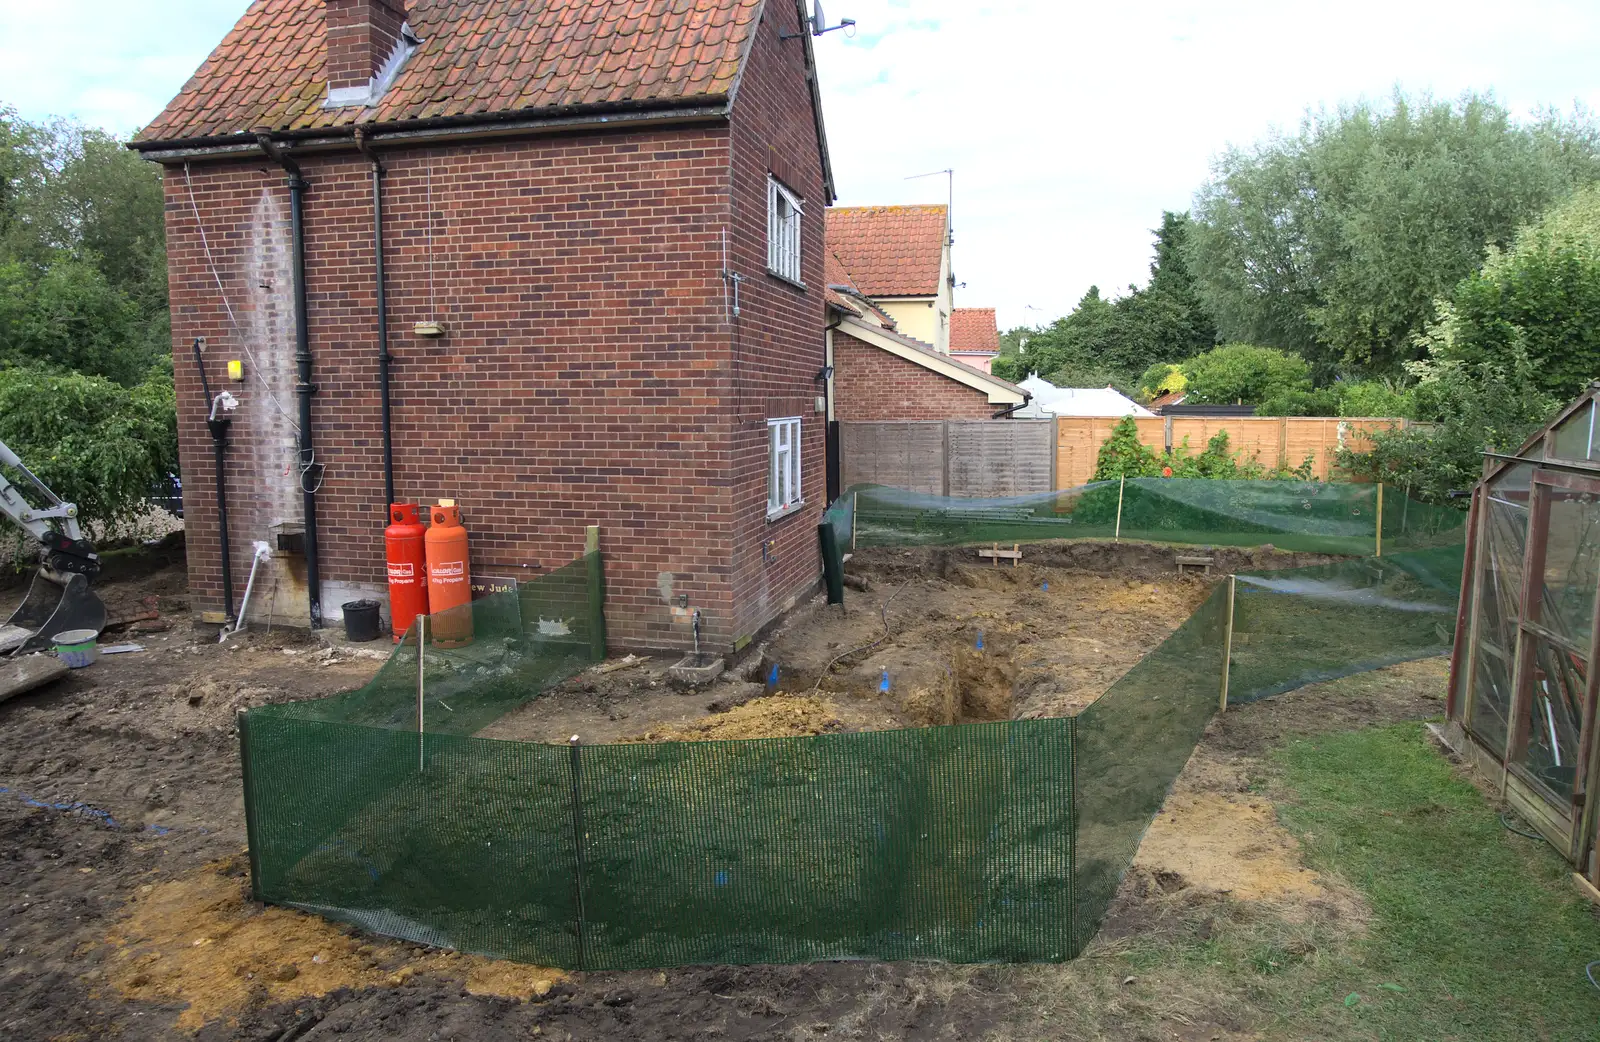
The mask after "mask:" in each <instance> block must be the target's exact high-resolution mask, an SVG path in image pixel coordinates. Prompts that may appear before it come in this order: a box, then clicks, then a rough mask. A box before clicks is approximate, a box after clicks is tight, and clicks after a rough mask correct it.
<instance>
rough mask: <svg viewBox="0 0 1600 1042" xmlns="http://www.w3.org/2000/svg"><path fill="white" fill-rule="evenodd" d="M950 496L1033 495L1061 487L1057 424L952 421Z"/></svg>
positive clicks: (948, 438) (948, 432)
mask: <svg viewBox="0 0 1600 1042" xmlns="http://www.w3.org/2000/svg"><path fill="white" fill-rule="evenodd" d="M945 426H946V436H945V446H946V450H947V452H948V453H949V455H948V457H947V462H946V472H947V473H948V474H949V485H948V490H949V491H948V492H947V493H946V494H947V495H951V496H962V497H968V498H985V497H994V496H1027V495H1032V494H1034V493H1037V492H1050V491H1053V490H1054V488H1055V484H1054V477H1055V475H1054V473H1053V472H1052V468H1051V459H1050V457H1051V453H1052V452H1054V450H1055V421H1053V420H950V421H947V422H946V425H945Z"/></svg>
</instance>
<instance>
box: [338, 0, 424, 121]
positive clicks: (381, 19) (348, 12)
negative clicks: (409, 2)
mask: <svg viewBox="0 0 1600 1042" xmlns="http://www.w3.org/2000/svg"><path fill="white" fill-rule="evenodd" d="M324 7H325V8H326V10H325V12H324V18H325V22H326V25H327V33H328V64H327V74H328V103H329V104H330V105H359V104H370V103H371V102H372V101H374V100H376V99H375V98H373V95H374V94H376V93H378V92H377V91H374V90H373V89H372V88H373V86H374V85H375V84H376V83H377V81H378V80H379V79H381V78H382V76H383V74H384V71H385V67H386V66H387V65H388V64H389V62H390V60H391V59H392V58H394V57H395V54H396V52H397V51H398V50H399V48H400V44H401V33H400V29H401V26H403V25H405V23H406V8H405V0H324Z"/></svg>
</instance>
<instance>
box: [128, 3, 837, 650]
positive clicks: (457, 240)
mask: <svg viewBox="0 0 1600 1042" xmlns="http://www.w3.org/2000/svg"><path fill="white" fill-rule="evenodd" d="M808 28H809V26H808V24H807V19H806V12H805V9H804V6H803V4H802V2H801V0H657V2H643V0H543V2H539V3H533V2H522V0H255V2H254V3H252V4H251V5H250V8H249V10H247V11H246V12H245V14H244V15H243V16H242V17H241V18H240V20H239V22H238V24H237V25H236V26H235V27H234V29H233V31H232V32H230V33H229V34H228V35H227V37H226V38H225V39H224V40H223V41H222V43H221V44H220V45H219V46H218V47H217V49H216V50H215V51H214V52H213V53H212V55H211V57H210V58H209V59H208V60H207V61H206V62H205V64H204V65H203V66H201V68H200V70H199V71H198V72H197V73H196V74H195V76H194V77H193V78H192V79H191V80H190V81H189V83H188V84H187V85H186V86H185V87H184V89H183V92H182V93H181V94H180V95H179V96H178V97H177V98H175V99H173V101H172V103H171V104H170V105H169V106H168V107H167V109H166V110H165V111H164V112H163V113H162V114H161V115H160V117H158V118H157V119H156V120H155V122H153V123H152V124H150V126H148V127H147V128H145V130H144V131H143V132H142V133H141V134H140V135H139V136H138V138H137V140H135V141H134V142H133V144H132V147H133V148H135V149H138V150H139V151H140V152H142V153H143V154H144V155H145V156H146V157H148V158H149V159H151V160H154V161H156V162H158V163H161V164H163V165H164V167H165V179H166V197H167V236H168V255H169V275H170V283H171V294H172V316H173V327H174V328H173V338H174V361H175V364H176V379H177V393H178V403H179V430H180V433H179V442H180V451H181V454H182V459H183V464H184V471H183V472H184V478H185V486H186V491H187V492H189V493H190V495H189V497H188V498H189V502H188V503H187V511H188V514H187V525H188V533H189V564H190V584H191V588H192V592H193V595H194V598H195V600H196V601H197V602H198V604H199V606H200V607H202V608H206V609H219V608H221V607H222V606H223V604H224V588H223V580H222V574H223V568H222V561H221V553H220V539H219V526H218V516H217V511H216V509H215V507H216V500H215V486H214V484H213V482H212V466H211V458H212V456H211V454H212V443H211V440H210V437H209V436H208V433H207V426H206V422H205V421H206V419H207V416H206V412H207V409H206V395H205V393H204V392H203V391H202V389H201V383H200V373H199V371H198V369H197V366H196V363H195V358H194V356H193V354H192V352H191V349H190V345H191V342H192V341H193V340H194V339H195V338H199V337H204V338H205V341H206V344H205V349H204V356H203V357H204V365H205V369H206V371H207V374H208V376H209V379H210V381H211V386H212V389H213V392H215V391H218V390H221V389H224V388H225V389H227V390H229V391H230V392H231V393H232V394H233V395H234V396H235V397H236V398H237V399H238V401H239V403H240V404H239V407H238V408H237V409H236V410H234V412H233V423H232V430H231V432H230V433H229V435H228V437H229V442H228V453H227V464H226V466H227V472H226V481H225V487H226V489H227V496H228V500H229V502H228V512H229V513H228V528H229V542H230V543H231V550H232V552H231V555H230V557H231V565H232V567H231V573H232V585H231V590H230V591H229V592H230V593H231V601H232V602H233V603H234V604H237V603H238V600H239V598H240V597H241V596H242V593H243V587H244V580H245V576H246V575H247V572H248V566H249V563H250V559H251V550H250V548H251V544H252V542H253V541H256V540H261V541H266V542H269V543H270V542H271V541H272V540H274V539H275V538H278V537H284V539H283V541H282V542H281V543H280V544H279V545H286V546H289V547H291V548H294V549H300V550H301V552H300V553H289V554H286V555H281V556H280V558H279V559H278V560H277V561H276V562H275V565H274V567H275V568H276V569H277V574H276V575H275V576H274V577H273V578H274V583H273V586H274V590H275V592H274V594H273V597H272V600H273V602H274V603H272V604H271V605H270V607H269V604H268V603H267V598H266V597H265V596H264V595H263V592H262V591H263V585H262V581H261V580H258V586H257V592H256V596H255V598H254V599H253V600H252V603H251V608H250V616H251V617H252V618H265V617H266V615H267V613H268V611H269V610H270V611H271V612H272V613H273V614H274V615H275V617H276V618H277V619H278V620H279V621H280V622H281V621H283V620H284V619H285V618H286V617H288V618H293V617H298V618H299V619H300V620H302V622H304V621H310V622H311V623H312V624H313V625H316V624H317V623H318V621H319V619H318V616H320V617H321V618H326V619H330V621H331V619H332V618H333V617H335V616H336V615H337V613H338V606H339V604H340V603H341V602H342V601H344V600H346V599H349V598H350V597H351V596H353V595H367V596H370V595H374V594H380V595H381V593H382V592H383V591H384V590H385V568H384V548H383V528H384V525H385V518H386V513H387V510H386V506H387V504H388V503H389V502H390V501H391V500H394V501H401V502H422V503H428V502H432V501H434V500H435V499H437V498H439V497H446V498H455V499H458V500H459V501H460V502H461V504H462V507H463V513H464V516H465V519H466V523H467V526H468V529H469V531H470V533H471V567H472V570H473V572H474V575H475V576H487V577H509V578H525V577H531V576H534V575H537V574H540V573H542V572H545V571H548V570H550V569H552V568H555V567H558V566H560V565H563V564H566V563H568V562H570V561H572V560H574V559H575V558H576V557H578V556H579V555H580V554H581V553H582V552H583V550H584V533H585V527H586V526H588V525H591V524H596V525H599V526H601V528H602V544H603V547H604V549H605V551H606V554H607V589H606V596H607V617H608V625H609V633H610V637H611V640H612V642H613V643H614V644H618V645H621V646H629V647H638V648H650V647H663V648H666V647H674V648H676V647H683V646H685V645H686V644H687V643H688V642H689V640H690V620H691V618H692V617H693V616H694V614H695V613H696V612H700V613H703V614H702V618H703V626H704V635H705V638H706V640H707V641H708V642H709V644H710V645H711V646H713V647H717V648H730V647H734V646H737V645H739V644H741V643H742V642H744V641H746V640H748V639H749V638H750V636H751V635H752V634H754V633H755V632H756V631H757V630H759V629H760V628H761V627H762V626H763V625H765V624H766V623H767V622H769V621H770V620H772V619H773V618H774V617H775V616H776V615H778V614H779V613H780V612H781V611H783V610H784V609H785V608H787V607H788V606H790V605H792V604H793V603H795V601H796V600H797V599H798V598H800V597H802V596H804V595H806V594H807V593H808V592H809V591H811V590H813V589H814V588H815V586H816V584H817V581H818V577H819V575H820V571H821V569H820V562H819V558H818V551H817V534H816V526H817V523H818V521H819V519H820V514H821V511H822V509H823V506H824V503H823V499H824V466H823V444H824V431H825V423H824V418H825V417H824V414H825V411H826V408H827V406H826V400H825V396H826V374H825V371H824V366H825V361H826V346H825V342H826V337H825V333H824V324H825V314H826V305H825V302H824V286H825V281H824V277H823V245H822V243H823V219H822V212H823V209H824V207H825V206H826V205H827V204H828V203H829V202H831V201H832V198H833V194H834V192H833V183H832V175H831V172H830V169H829V164H828V155H827V145H826V139H825V135H824V132H823V123H822V114H821V108H820V102H819V98H818V94H817V87H816V73H815V64H814V61H813V54H812V49H811V48H812V37H811V36H810V35H809V33H808V31H807V30H808ZM232 360H238V361H240V362H242V363H243V375H242V380H240V381H238V382H229V380H228V363H229V362H230V361H232ZM386 384H387V387H388V391H387V394H385V393H384V387H385V385H386ZM391 460H392V463H391V462H390V461H391Z"/></svg>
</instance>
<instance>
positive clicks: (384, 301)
mask: <svg viewBox="0 0 1600 1042" xmlns="http://www.w3.org/2000/svg"><path fill="white" fill-rule="evenodd" d="M356 147H357V148H359V149H361V153H362V154H363V155H365V156H366V157H367V158H368V159H370V160H372V256H373V258H374V261H375V263H376V267H377V280H378V410H379V415H380V416H381V417H382V424H383V513H384V515H385V516H387V515H388V513H389V508H390V507H391V506H393V505H394V501H395V499H394V438H393V432H392V430H391V428H390V423H389V363H390V362H392V361H394V356H393V355H391V354H390V353H389V298H388V293H387V289H386V287H385V285H384V281H385V280H384V275H383V175H384V169H383V161H382V160H381V159H379V158H378V153H376V152H374V151H373V150H372V144H371V142H369V141H368V140H367V128H365V127H357V128H356Z"/></svg>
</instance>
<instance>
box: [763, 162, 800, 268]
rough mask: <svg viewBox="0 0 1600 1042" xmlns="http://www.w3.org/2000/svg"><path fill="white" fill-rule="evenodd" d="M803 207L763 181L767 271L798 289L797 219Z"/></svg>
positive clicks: (790, 195) (779, 186)
mask: <svg viewBox="0 0 1600 1042" xmlns="http://www.w3.org/2000/svg"><path fill="white" fill-rule="evenodd" d="M804 214H805V205H804V203H803V202H802V201H801V199H800V197H799V196H797V195H795V194H794V193H793V192H791V191H789V189H787V188H785V187H784V186H783V185H782V184H780V183H779V182H778V179H777V178H775V177H771V176H769V177H768V178H767V270H768V271H770V272H771V273H772V274H774V275H776V276H778V277H779V278H781V279H787V280H789V281H790V282H793V283H794V284H796V285H800V218H801V217H802V216H803V215H804Z"/></svg>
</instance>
